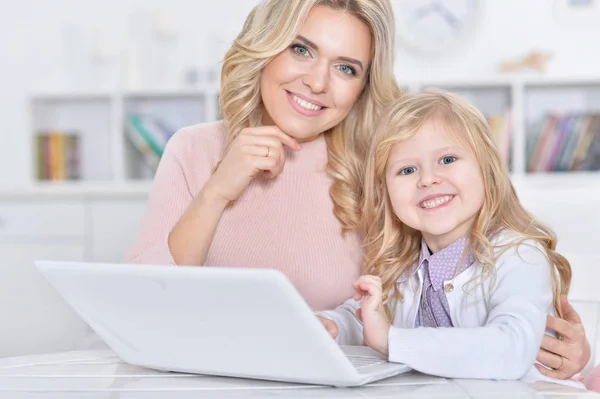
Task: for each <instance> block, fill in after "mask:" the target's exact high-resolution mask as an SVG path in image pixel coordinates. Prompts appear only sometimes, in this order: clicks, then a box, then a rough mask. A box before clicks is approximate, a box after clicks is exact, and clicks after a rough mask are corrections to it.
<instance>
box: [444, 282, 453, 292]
mask: <svg viewBox="0 0 600 399" xmlns="http://www.w3.org/2000/svg"><path fill="white" fill-rule="evenodd" d="M452 290H454V286H453V285H452V284H451V283H448V284H446V285H445V286H444V291H446V292H452Z"/></svg>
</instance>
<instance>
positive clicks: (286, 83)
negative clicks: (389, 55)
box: [260, 6, 371, 141]
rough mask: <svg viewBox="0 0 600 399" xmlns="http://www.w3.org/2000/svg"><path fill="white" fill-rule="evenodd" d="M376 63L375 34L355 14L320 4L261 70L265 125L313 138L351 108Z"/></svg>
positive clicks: (345, 114)
mask: <svg viewBox="0 0 600 399" xmlns="http://www.w3.org/2000/svg"><path fill="white" fill-rule="evenodd" d="M370 63H371V33H370V31H369V28H368V27H367V26H366V25H365V24H364V23H363V22H362V21H360V20H359V19H358V18H356V17H355V16H354V15H351V14H349V13H347V12H344V11H337V10H334V9H332V8H330V7H325V6H316V7H314V8H313V9H312V10H311V11H310V13H309V14H308V16H307V18H306V21H305V23H304V26H302V28H301V29H300V32H299V34H298V36H297V37H296V39H295V40H294V41H293V42H292V43H291V45H290V46H289V47H288V48H287V49H286V50H284V51H282V52H281V53H279V54H278V55H276V56H275V57H274V58H273V60H271V62H269V64H268V65H267V66H266V67H265V68H264V70H263V71H262V76H261V82H260V90H261V94H262V100H263V103H264V106H265V114H264V115H263V124H265V125H277V126H278V127H279V128H280V129H281V130H282V131H283V132H284V133H287V134H288V135H290V136H292V137H294V138H296V139H297V140H299V141H309V140H312V139H314V138H316V137H317V136H318V135H319V134H321V133H323V132H325V131H326V130H328V129H330V128H332V127H334V126H336V125H338V124H339V123H340V122H341V121H342V120H343V119H344V118H345V117H346V116H347V115H348V113H349V112H350V110H351V109H352V107H353V106H354V104H355V103H356V100H357V99H358V97H359V95H360V93H361V91H362V88H363V86H364V83H365V81H366V78H367V71H368V68H369V64H370Z"/></svg>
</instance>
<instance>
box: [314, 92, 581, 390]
mask: <svg viewBox="0 0 600 399" xmlns="http://www.w3.org/2000/svg"><path fill="white" fill-rule="evenodd" d="M367 159H368V161H367V167H366V179H365V186H366V187H365V198H364V208H363V218H364V223H365V225H364V229H365V232H366V246H367V248H366V249H367V250H366V266H365V275H363V276H361V277H360V278H359V279H358V280H356V281H355V282H354V284H353V287H354V289H355V291H356V294H355V296H354V298H353V299H350V300H348V301H347V302H346V303H344V304H343V305H341V306H339V307H338V308H337V309H335V310H332V311H324V312H320V313H319V315H320V316H321V318H322V320H323V318H324V319H326V320H323V321H324V324H325V325H326V326H327V327H328V330H329V331H330V332H332V335H334V337H335V338H336V340H337V341H338V342H339V343H340V344H346V345H362V344H365V345H368V346H369V347H371V348H373V349H375V350H377V351H378V352H380V353H382V354H384V355H385V356H387V357H388V358H389V361H392V362H399V363H405V364H407V365H408V366H410V367H412V368H414V369H416V370H418V371H421V372H424V373H428V374H434V375H439V376H444V377H451V378H486V379H520V378H525V379H531V380H535V379H542V378H543V376H542V375H541V374H540V373H539V372H538V371H537V370H536V369H535V368H534V367H533V365H534V362H535V359H536V354H537V348H538V347H539V346H540V343H541V341H542V337H543V336H544V330H545V324H546V316H547V315H548V314H555V313H556V314H559V315H560V313H561V312H560V294H567V292H568V289H569V284H570V281H571V268H570V265H569V263H568V262H567V260H566V259H565V258H564V257H562V256H561V255H559V254H558V253H556V252H555V251H554V249H555V247H556V238H555V236H554V234H553V233H552V231H550V230H549V229H548V228H546V227H544V226H542V225H541V224H539V223H538V222H537V221H536V220H535V219H534V218H533V217H532V216H531V214H529V213H528V212H527V211H526V210H525V209H524V208H523V206H522V205H521V204H520V203H519V200H518V199H517V195H516V194H515V190H514V188H513V186H512V184H511V182H510V179H509V174H508V171H507V168H506V165H505V163H504V161H503V160H502V158H501V157H500V155H499V153H498V151H497V149H496V147H495V145H494V142H493V139H492V137H491V135H490V130H489V126H488V124H487V123H486V120H485V118H484V116H483V115H482V114H481V113H480V112H479V111H478V110H477V109H475V107H473V106H472V105H470V104H468V103H467V102H465V101H463V100H461V99H460V98H458V97H455V96H453V95H451V94H448V93H445V92H440V91H430V92H424V93H420V94H407V95H404V96H402V98H401V99H399V100H398V101H397V102H396V103H395V104H394V105H393V106H391V107H390V108H389V109H388V110H387V112H386V113H385V114H384V117H383V118H382V120H381V121H380V123H379V125H378V127H377V129H376V132H375V135H374V137H373V142H372V145H371V148H370V153H369V157H368V158H367ZM327 320H331V321H333V323H335V324H333V323H332V322H331V321H327ZM416 327H418V328H416ZM451 327H454V328H451Z"/></svg>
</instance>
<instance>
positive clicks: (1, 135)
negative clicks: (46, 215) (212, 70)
mask: <svg viewBox="0 0 600 399" xmlns="http://www.w3.org/2000/svg"><path fill="white" fill-rule="evenodd" d="M482 1H483V6H484V7H483V10H484V12H483V16H482V21H481V25H480V29H479V30H478V31H477V33H476V34H475V35H474V37H472V38H471V40H469V42H468V43H467V44H466V45H465V46H462V47H461V48H459V49H457V50H456V52H455V53H453V54H452V55H451V56H444V57H440V58H438V59H433V60H427V61H425V60H422V59H417V58H415V57H414V56H412V55H411V54H410V53H406V52H403V51H402V50H400V51H399V52H398V55H397V63H396V71H397V75H398V76H399V78H400V80H403V79H406V80H419V79H423V78H428V77H434V78H438V79H446V78H448V79H451V78H465V77H493V76H494V75H495V74H496V73H497V72H496V66H497V64H498V62H500V61H501V60H504V59H507V58H513V57H517V56H520V55H522V54H524V53H526V52H528V51H529V50H530V49H531V48H540V49H544V50H550V51H553V52H554V53H555V57H554V59H553V60H552V62H551V64H550V65H549V69H548V72H547V73H548V75H551V76H577V75H592V74H594V73H599V72H600V52H598V51H596V50H595V49H597V48H598V45H597V43H598V40H599V39H600V24H598V25H597V26H591V27H585V26H583V27H582V26H563V25H559V24H557V23H556V21H555V20H554V18H553V6H552V4H553V1H552V0H527V1H523V0H482ZM256 2H257V0H221V1H209V0H195V1H185V0H170V1H168V0H102V1H92V0H87V1H85V0H83V1H82V0H53V1H46V0H19V1H16V0H12V1H9V0H0V5H1V7H2V12H1V13H0V51H2V52H3V53H4V54H3V57H2V62H0V127H1V128H0V140H1V142H3V143H5V144H9V145H10V146H9V147H8V148H9V151H3V153H2V156H1V157H0V185H7V184H18V183H21V182H25V181H27V179H28V178H29V176H30V174H31V169H30V168H31V162H30V161H29V159H30V157H29V154H28V148H29V147H28V144H27V143H28V142H27V140H28V138H29V137H30V136H29V132H28V126H27V112H26V107H25V104H26V102H25V99H26V93H27V92H29V91H32V90H44V89H63V88H65V87H70V86H73V85H74V84H73V83H69V79H70V78H74V77H75V75H76V74H74V73H73V70H72V66H73V65H75V63H74V60H72V59H65V57H64V48H63V43H64V40H63V38H64V37H65V35H67V36H68V37H69V38H70V39H69V43H71V46H73V47H76V46H77V45H78V43H79V44H81V46H82V47H81V51H82V54H83V55H84V56H85V55H86V54H87V53H86V52H87V51H89V44H90V37H91V32H92V31H93V29H94V27H102V28H103V29H104V30H105V31H106V32H107V35H108V37H109V39H112V42H111V40H109V43H113V44H114V46H113V47H114V48H116V49H117V50H123V51H125V50H126V49H127V48H128V46H129V44H130V41H129V39H130V37H131V32H130V30H131V23H130V21H131V18H132V13H134V12H136V11H137V12H139V11H147V12H150V11H152V10H156V9H164V10H168V11H169V12H171V13H172V14H173V15H174V18H173V20H174V21H176V22H177V23H178V30H179V41H178V46H179V47H178V49H177V50H176V51H175V53H174V54H173V56H172V58H171V59H172V63H171V65H172V67H173V68H174V69H175V70H182V69H183V68H185V67H186V66H189V65H190V64H191V63H193V62H197V63H198V64H206V63H208V62H210V63H213V62H217V61H218V58H219V55H220V54H222V51H223V49H224V48H225V47H226V45H227V43H228V42H230V41H231V39H232V38H233V37H234V36H235V34H236V33H237V30H238V29H239V28H240V27H241V24H242V22H243V20H244V18H245V16H246V14H247V12H248V11H249V10H250V9H251V7H252V6H253V5H254V4H256ZM69 27H70V28H69ZM67 28H68V29H70V30H67ZM67 32H71V33H67ZM77 32H80V33H79V34H77ZM214 40H217V41H218V42H220V44H217V45H215V44H211V43H212V41H214ZM87 61H88V59H86V60H85V62H87ZM69 65H70V66H71V67H69ZM71 82H72V80H71ZM75 85H76V86H77V88H79V89H85V88H93V86H94V80H93V76H87V77H82V78H81V80H79V81H77V83H75ZM5 148H6V147H5Z"/></svg>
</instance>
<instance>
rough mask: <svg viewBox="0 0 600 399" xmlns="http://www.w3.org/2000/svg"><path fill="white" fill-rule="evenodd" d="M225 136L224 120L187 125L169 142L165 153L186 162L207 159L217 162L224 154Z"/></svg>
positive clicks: (194, 162) (212, 162)
mask: <svg viewBox="0 0 600 399" xmlns="http://www.w3.org/2000/svg"><path fill="white" fill-rule="evenodd" d="M225 136H226V129H225V124H224V122H223V121H218V122H211V123H200V124H197V125H191V126H186V127H184V128H181V129H179V130H178V131H177V132H176V133H175V134H174V135H173V136H172V137H171V139H170V140H169V141H168V142H167V146H166V148H165V155H166V156H169V157H171V158H175V159H177V161H178V162H180V163H184V164H188V163H192V164H196V163H197V162H199V161H201V162H203V163H204V162H205V161H207V160H208V161H209V163H211V164H216V162H218V160H219V159H220V157H221V155H222V149H223V144H224V143H225Z"/></svg>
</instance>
